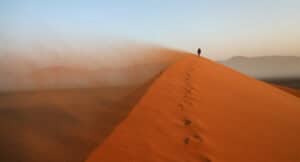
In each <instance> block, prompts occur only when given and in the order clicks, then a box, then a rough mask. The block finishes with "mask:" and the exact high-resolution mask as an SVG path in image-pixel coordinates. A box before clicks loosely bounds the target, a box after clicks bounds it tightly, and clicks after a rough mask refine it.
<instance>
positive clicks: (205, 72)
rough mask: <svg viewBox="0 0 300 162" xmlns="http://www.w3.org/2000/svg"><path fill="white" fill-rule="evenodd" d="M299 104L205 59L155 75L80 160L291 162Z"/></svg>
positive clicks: (299, 143)
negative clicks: (104, 136) (100, 141)
mask: <svg viewBox="0 0 300 162" xmlns="http://www.w3.org/2000/svg"><path fill="white" fill-rule="evenodd" d="M299 116H300V100H299V98H298V97H296V96H294V95H291V94H289V93H287V92H285V91H282V90H280V89H278V88H275V87H273V86H272V85H269V84H267V83H264V82H261V81H257V80H255V79H252V78H250V77H247V76H245V75H242V74H241V73H238V72H236V71H234V70H231V69H229V68H226V67H224V66H223V65H220V64H216V63H214V62H212V61H209V60H207V59H205V58H198V57H196V56H188V57H186V58H185V59H182V60H180V61H178V62H177V63H175V64H174V65H171V66H170V67H169V68H168V69H167V70H166V71H165V72H164V73H163V74H162V75H161V77H159V78H158V79H157V80H156V81H155V82H154V83H153V84H152V86H151V87H150V88H149V89H148V91H147V93H146V94H145V95H144V96H143V97H142V99H141V100H140V101H139V103H138V104H137V105H136V106H135V107H134V109H133V110H132V111H131V112H130V114H129V115H128V117H127V118H126V119H125V120H124V121H123V122H122V123H121V124H120V125H119V126H118V127H116V128H115V130H114V131H113V132H112V133H111V134H110V136H109V137H108V138H107V139H106V140H105V141H104V143H103V144H102V145H100V146H99V147H98V148H97V149H96V150H94V151H93V152H92V153H91V155H90V156H89V158H88V159H87V160H86V162H100V161H101V162H113V161H120V162H133V161H139V162H140V161H142V162H170V161H172V162H182V161H188V162H199V161H201V162H212V161H218V162H241V161H243V162H253V161H256V162H259V161H261V162H269V161H270V162H271V161H272V162H282V161H289V162H297V161H300V155H299V150H300V140H299V136H300V125H299V124H298V122H299Z"/></svg>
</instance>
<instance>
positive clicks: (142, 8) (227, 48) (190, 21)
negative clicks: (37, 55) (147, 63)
mask: <svg viewBox="0 0 300 162" xmlns="http://www.w3.org/2000/svg"><path fill="white" fill-rule="evenodd" d="M47 37H52V38H54V39H55V38H57V39H58V40H60V39H63V40H64V39H66V40H68V39H69V40H85V39H92V40H97V39H103V38H106V37H113V38H120V39H121V38H125V39H130V40H137V41H145V42H150V43H155V44H159V45H163V46H166V47H171V48H176V49H181V50H185V51H190V52H194V51H196V48H198V47H201V48H202V49H203V52H204V53H203V54H204V55H206V56H207V57H209V58H212V59H224V58H228V57H231V56H236V55H239V56H257V55H296V56H300V1H299V0H249V1H240V0H235V1H233V0H223V1H214V0H147V1H145V0H144V1H143V0H123V1H116V0H103V1H102V0H81V1H80V0H0V41H1V42H2V43H1V44H2V47H1V46H0V47H1V48H5V47H6V46H9V45H11V44H10V43H11V42H24V41H25V42H26V41H30V40H42V39H46V38H47ZM12 40H13V41H12ZM12 44H13V43H12Z"/></svg>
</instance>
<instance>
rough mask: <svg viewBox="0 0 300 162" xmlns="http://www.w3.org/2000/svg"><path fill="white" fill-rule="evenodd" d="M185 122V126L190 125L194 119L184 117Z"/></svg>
mask: <svg viewBox="0 0 300 162" xmlns="http://www.w3.org/2000/svg"><path fill="white" fill-rule="evenodd" d="M183 123H184V125H185V126H188V125H191V124H192V121H191V120H189V119H184V120H183Z"/></svg>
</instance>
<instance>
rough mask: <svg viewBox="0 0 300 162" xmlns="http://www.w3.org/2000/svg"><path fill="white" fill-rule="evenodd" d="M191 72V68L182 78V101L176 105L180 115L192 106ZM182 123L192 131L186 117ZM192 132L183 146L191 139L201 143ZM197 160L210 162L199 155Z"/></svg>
mask: <svg viewBox="0 0 300 162" xmlns="http://www.w3.org/2000/svg"><path fill="white" fill-rule="evenodd" d="M192 71H193V69H192V68H191V70H189V71H188V72H186V75H185V76H184V77H185V78H184V83H185V88H184V95H183V100H182V102H181V103H179V104H178V107H179V109H180V111H182V113H184V111H185V108H186V107H189V106H192V104H193V98H192V93H193V91H194V90H195V89H194V88H193V87H192V84H191V77H192V76H191V73H192ZM182 122H183V125H184V126H185V127H187V129H191V130H193V129H192V124H193V122H192V120H190V119H189V118H188V117H187V116H186V117H185V118H184V119H183V120H182ZM193 132H194V134H193V135H190V136H187V137H184V138H183V143H184V144H185V145H188V144H190V142H191V141H192V139H193V141H197V142H199V143H202V142H203V139H202V137H201V135H199V134H198V133H197V132H196V131H195V130H193ZM199 160H200V161H201V162H211V159H210V158H208V157H207V156H205V155H200V156H199Z"/></svg>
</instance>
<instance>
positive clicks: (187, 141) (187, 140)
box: [183, 137, 190, 145]
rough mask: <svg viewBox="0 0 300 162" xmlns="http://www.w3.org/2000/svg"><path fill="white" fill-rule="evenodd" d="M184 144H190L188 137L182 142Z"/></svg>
mask: <svg viewBox="0 0 300 162" xmlns="http://www.w3.org/2000/svg"><path fill="white" fill-rule="evenodd" d="M183 142H184V144H186V145H187V144H189V143H190V138H189V137H186V138H185V139H184V140H183Z"/></svg>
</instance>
